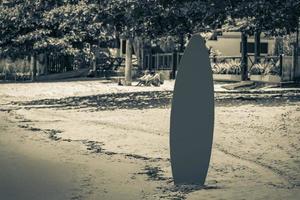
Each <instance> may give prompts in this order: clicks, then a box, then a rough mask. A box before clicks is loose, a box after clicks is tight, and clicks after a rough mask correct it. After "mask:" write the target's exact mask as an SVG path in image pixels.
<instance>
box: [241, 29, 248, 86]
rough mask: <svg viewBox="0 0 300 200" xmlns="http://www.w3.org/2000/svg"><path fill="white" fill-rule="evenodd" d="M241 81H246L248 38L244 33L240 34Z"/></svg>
mask: <svg viewBox="0 0 300 200" xmlns="http://www.w3.org/2000/svg"><path fill="white" fill-rule="evenodd" d="M241 37H242V51H241V53H242V63H241V64H242V66H241V67H242V69H241V70H242V80H243V81H244V80H247V79H248V48H247V45H248V37H247V35H246V34H245V33H242V36H241Z"/></svg>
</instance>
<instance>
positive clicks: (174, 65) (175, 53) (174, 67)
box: [172, 51, 177, 79]
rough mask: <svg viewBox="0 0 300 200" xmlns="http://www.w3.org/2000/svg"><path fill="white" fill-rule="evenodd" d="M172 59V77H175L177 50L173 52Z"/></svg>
mask: <svg viewBox="0 0 300 200" xmlns="http://www.w3.org/2000/svg"><path fill="white" fill-rule="evenodd" d="M172 57H173V60H172V79H175V78H176V71H177V52H176V51H174V52H173V55H172Z"/></svg>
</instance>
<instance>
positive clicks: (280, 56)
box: [279, 54, 283, 78]
mask: <svg viewBox="0 0 300 200" xmlns="http://www.w3.org/2000/svg"><path fill="white" fill-rule="evenodd" d="M282 64H283V61H282V54H280V55H279V67H280V69H279V75H280V77H281V78H282Z"/></svg>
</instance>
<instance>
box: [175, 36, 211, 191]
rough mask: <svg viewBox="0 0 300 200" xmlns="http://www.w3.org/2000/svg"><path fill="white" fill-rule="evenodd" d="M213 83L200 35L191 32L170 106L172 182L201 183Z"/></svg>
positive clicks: (206, 162) (205, 167)
mask: <svg viewBox="0 0 300 200" xmlns="http://www.w3.org/2000/svg"><path fill="white" fill-rule="evenodd" d="M213 128H214V87H213V78H212V71H211V67H210V61H209V55H208V50H207V48H206V46H205V42H204V39H203V38H202V37H201V36H200V35H194V36H193V37H192V38H191V40H190V42H189V44H188V46H187V48H186V50H185V52H184V55H183V57H182V59H181V63H180V65H179V70H178V73H177V77H176V82H175V87H174V94H173V100H172V109H171V123H170V157H171V166H172V175H173V179H174V183H175V184H191V185H204V182H205V179H206V175H207V171H208V166H209V161H210V156H211V148H212V141H213Z"/></svg>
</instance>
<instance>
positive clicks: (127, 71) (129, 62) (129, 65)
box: [125, 38, 132, 86]
mask: <svg viewBox="0 0 300 200" xmlns="http://www.w3.org/2000/svg"><path fill="white" fill-rule="evenodd" d="M125 59H126V60H125V85H127V86H130V85H131V83H132V75H131V71H132V39H131V38H129V39H127V40H126V58H125Z"/></svg>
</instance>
